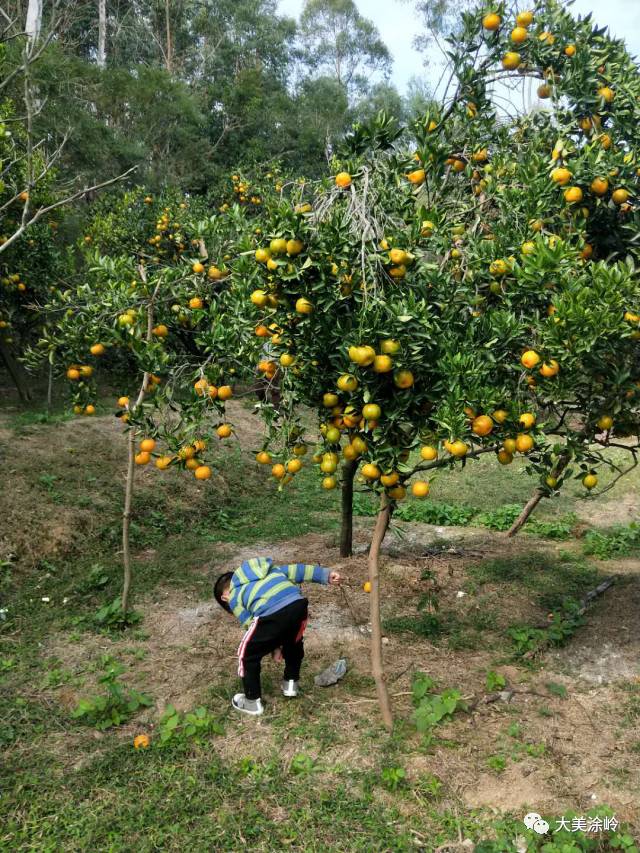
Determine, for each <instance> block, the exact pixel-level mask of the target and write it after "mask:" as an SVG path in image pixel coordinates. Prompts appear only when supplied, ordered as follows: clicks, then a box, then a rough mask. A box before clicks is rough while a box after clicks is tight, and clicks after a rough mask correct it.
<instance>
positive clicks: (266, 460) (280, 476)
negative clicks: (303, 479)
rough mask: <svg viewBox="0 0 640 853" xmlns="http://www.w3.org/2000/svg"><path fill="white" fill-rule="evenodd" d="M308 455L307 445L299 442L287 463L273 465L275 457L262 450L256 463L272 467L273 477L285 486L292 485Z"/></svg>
mask: <svg viewBox="0 0 640 853" xmlns="http://www.w3.org/2000/svg"><path fill="white" fill-rule="evenodd" d="M306 454H307V445H306V444H303V443H302V442H299V443H297V444H295V445H294V446H293V448H292V456H291V458H290V459H288V460H287V461H286V462H284V463H283V462H276V463H275V464H273V465H272V463H273V456H272V455H271V453H269V451H268V450H261V451H260V452H259V453H256V462H258V463H260V465H272V468H271V474H272V476H273V477H274V478H275V479H276V480H278V481H279V482H281V483H282V484H283V485H287V484H288V483H290V482H291V481H292V480H293V478H294V476H295V475H296V474H297V473H298V472H299V471H302V457H303V456H306Z"/></svg>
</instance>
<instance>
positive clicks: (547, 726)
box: [48, 525, 640, 821]
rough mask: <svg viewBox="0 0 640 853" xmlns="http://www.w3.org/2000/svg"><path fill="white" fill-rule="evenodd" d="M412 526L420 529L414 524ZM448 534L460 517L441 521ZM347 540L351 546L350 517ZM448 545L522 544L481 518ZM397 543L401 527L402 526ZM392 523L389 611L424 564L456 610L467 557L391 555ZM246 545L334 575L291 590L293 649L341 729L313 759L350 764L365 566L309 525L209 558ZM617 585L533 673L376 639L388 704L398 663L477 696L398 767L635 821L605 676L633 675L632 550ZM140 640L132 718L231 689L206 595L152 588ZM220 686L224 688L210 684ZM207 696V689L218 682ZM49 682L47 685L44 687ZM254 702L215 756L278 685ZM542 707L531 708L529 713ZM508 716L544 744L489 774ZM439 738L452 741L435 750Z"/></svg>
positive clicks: (258, 735) (480, 801)
mask: <svg viewBox="0 0 640 853" xmlns="http://www.w3.org/2000/svg"><path fill="white" fill-rule="evenodd" d="M411 527H412V528H414V529H412V530H411V531H410V535H411V537H412V538H413V540H414V545H415V548H414V550H416V548H417V543H418V542H421V543H422V548H423V550H424V549H425V546H426V547H429V544H430V543H432V542H434V541H436V540H440V539H441V537H442V529H441V528H440V529H436V528H429V527H428V526H427V525H411ZM416 528H420V529H416ZM456 532H458V533H460V531H456ZM356 539H357V542H358V543H359V544H361V545H362V544H364V542H365V541H366V530H365V526H364V525H363V526H362V527H360V529H359V531H358V534H357V537H356ZM460 540H464V547H466V548H467V549H469V550H472V552H473V554H474V555H475V554H481V555H482V557H487V556H491V555H497V554H500V555H501V556H505V554H508V552H509V549H513V550H514V552H515V551H517V550H518V549H521V548H522V547H523V546H522V544H521V543H519V542H518V541H516V542H511V541H509V540H506V539H504V538H503V537H502V536H498V535H496V534H491V535H490V536H488V535H487V531H475V532H474V531H471V530H469V529H467V530H465V531H464V536H463V537H459V538H458V542H456V540H455V539H452V540H451V542H452V545H451V547H454V548H455V547H463V545H462V542H460ZM405 542H406V540H405ZM396 549H397V545H396V544H394V540H393V537H391V541H390V542H389V543H388V545H387V549H386V550H387V552H389V551H391V552H392V553H393V554H394V556H391V555H390V554H389V553H387V554H386V555H385V557H384V558H383V562H382V582H383V584H384V589H385V596H386V603H385V607H386V609H387V611H396V610H397V611H402V605H403V602H404V600H405V596H406V594H407V590H411V591H412V592H414V591H419V590H420V588H421V581H420V575H421V573H422V571H423V569H424V568H425V567H426V566H429V568H431V570H432V571H433V572H434V575H435V577H436V579H437V584H438V587H439V590H440V591H439V595H440V598H441V606H443V607H444V606H445V605H447V606H449V607H453V608H455V607H458V608H459V609H461V608H466V607H469V606H471V605H470V602H469V596H465V597H463V598H461V597H459V595H458V593H459V591H460V588H461V586H462V585H463V584H464V580H465V568H466V567H467V566H468V564H469V560H470V559H479V558H477V557H473V558H470V557H468V556H464V555H463V556H454V557H451V558H447V557H446V556H438V557H436V558H434V557H426V558H425V557H418V556H415V554H411V552H410V549H409V553H408V554H406V555H405V556H404V557H403V558H402V559H401V558H400V557H398V556H397V555H395V552H396ZM256 553H260V554H269V555H271V556H272V557H273V558H274V559H275V560H276V561H281V562H290V561H295V560H297V559H298V558H299V557H300V555H304V559H305V560H308V561H311V562H313V561H316V560H317V561H319V562H323V563H327V564H328V565H330V566H332V567H335V568H339V569H340V570H341V571H342V572H343V573H344V575H345V576H346V577H347V578H348V583H347V585H345V587H344V588H342V589H336V588H329V589H327V588H322V587H318V586H316V585H308V587H306V588H305V594H306V595H307V596H308V598H309V601H310V621H309V627H308V630H307V634H306V662H305V670H306V672H305V674H304V678H303V686H304V688H305V694H304V696H303V697H302V698H301V700H300V701H301V702H302V703H305V704H307V705H308V706H309V707H311V706H313V707H314V708H315V709H317V713H318V715H322V716H323V717H324V718H325V719H327V720H328V722H329V725H331V726H335V728H336V731H341V732H342V733H343V735H344V738H341V742H340V743H339V745H337V746H336V747H335V755H333V756H332V755H331V750H329V752H328V753H327V752H325V753H324V758H325V759H326V760H331V759H332V758H333V759H335V760H336V761H341V762H344V761H345V760H353V761H357V762H358V764H359V765H360V766H361V765H362V764H363V763H364V765H365V766H366V762H367V757H366V755H363V754H362V753H361V751H360V749H359V746H358V732H359V731H360V730H361V729H363V728H366V727H367V726H368V725H369V723H370V718H371V715H372V714H376V699H375V691H374V690H373V689H372V686H371V685H370V684H369V683H368V682H367V681H365V683H364V686H362V687H361V688H357V689H354V688H348V686H347V685H348V680H349V679H353V678H354V677H356V678H358V679H360V678H363V679H366V677H367V676H368V674H369V665H368V656H369V645H368V635H369V630H368V614H367V608H368V596H367V595H366V593H364V592H363V591H362V589H361V584H362V582H363V581H364V580H365V578H366V557H365V556H363V555H360V556H356V557H354V558H352V559H348V560H343V559H340V558H339V556H338V554H337V552H336V550H335V548H334V547H333V546H332V545H331V539H330V537H327V536H321V535H317V534H313V535H309V536H306V537H303V538H297V539H295V540H290V541H284V542H279V543H276V544H271V545H269V544H268V543H258V544H256V545H253V546H251V547H250V548H241V549H236V550H234V549H233V548H230V547H227V548H221V550H220V553H219V558H220V561H221V562H224V563H226V564H227V565H229V566H234V565H237V564H239V563H240V562H241V561H242V560H243V559H245V558H247V557H249V556H252V555H254V554H256ZM616 568H617V569H620V568H625V569H626V573H627V575H628V577H629V579H630V583H628V584H626V585H625V586H624V587H619V588H618V587H614V588H613V589H612V590H610V591H608V592H607V593H605V596H604V597H603V599H602V600H601V601H599V602H597V603H596V604H595V605H594V607H593V609H592V611H591V612H590V614H589V621H588V625H587V626H586V627H585V628H583V629H582V630H580V631H579V632H578V633H577V635H576V637H575V638H574V639H573V640H572V642H571V643H570V644H569V645H568V646H567V647H565V648H563V649H561V650H559V651H555V652H550V653H548V654H547V655H546V656H545V660H544V663H543V665H542V666H541V667H540V668H539V669H536V670H534V671H530V670H527V669H525V668H521V667H517V666H514V665H512V664H509V665H507V664H503V665H498V666H496V665H495V660H494V653H493V652H491V651H490V650H483V649H477V650H476V649H474V650H455V651H451V650H450V649H448V648H446V647H445V646H444V645H435V644H433V643H430V642H428V641H426V640H422V639H417V638H415V639H411V638H409V637H408V636H407V635H390V636H388V637H387V638H385V651H386V669H387V674H388V681H389V687H390V692H391V695H392V698H393V702H394V706H395V709H396V712H397V713H398V714H399V715H400V716H406V715H407V714H408V713H409V710H410V695H409V694H410V689H411V676H412V673H413V672H414V671H415V670H416V669H418V670H422V671H424V672H426V673H428V674H429V675H430V676H431V677H432V678H434V679H435V680H436V681H437V683H438V684H440V685H443V686H459V687H461V688H462V689H463V690H464V693H465V698H466V699H467V700H468V701H469V703H470V704H473V703H475V702H476V701H479V704H478V705H477V707H476V708H475V709H474V710H473V711H472V712H471V713H468V714H460V715H457V716H456V717H455V718H454V720H453V721H452V722H451V723H449V724H447V725H446V726H442V727H440V729H439V737H440V738H441V739H442V740H444V741H445V742H446V743H447V744H448V745H446V746H436V748H435V750H434V752H433V754H426V755H423V754H420V753H419V752H418V751H415V752H412V753H411V755H410V756H409V759H408V762H407V771H408V773H409V774H410V775H411V776H415V777H417V776H419V775H420V774H421V773H424V772H427V771H428V772H431V773H434V774H436V775H437V776H438V777H439V778H441V779H443V780H446V783H447V786H448V787H449V789H450V790H451V791H452V792H453V793H455V794H456V795H457V796H459V797H461V798H462V799H463V800H464V801H465V802H466V803H467V804H468V806H470V807H486V808H489V809H493V810H495V811H496V812H498V811H518V809H521V808H523V807H524V806H534V805H535V807H536V808H537V809H538V810H544V811H545V812H547V813H550V814H558V815H561V814H563V813H564V812H565V811H567V810H568V809H571V808H573V809H578V810H580V809H582V810H586V809H587V808H590V807H592V806H594V805H597V804H599V803H607V804H608V805H610V806H611V807H612V808H614V810H615V811H616V814H617V815H618V817H623V818H624V819H626V820H630V821H634V820H636V819H637V817H638V815H637V803H638V792H639V791H640V767H639V766H638V764H639V763H638V762H637V761H634V760H633V759H632V758H631V759H630V756H629V746H630V744H631V743H632V742H633V740H634V739H637V737H638V732H637V730H636V731H634V730H633V728H624V727H622V726H621V716H622V713H621V709H620V692H619V690H618V688H617V682H618V681H619V680H620V679H635V680H636V681H638V682H640V630H639V629H640V608H638V603H639V602H640V562H639V561H631V560H628V561H625V562H624V564H622V563H621V564H618V566H617V567H616ZM141 610H142V612H143V613H144V626H145V630H146V632H147V633H148V635H149V636H148V640H147V641H146V642H144V643H143V646H144V648H145V650H146V652H147V654H146V657H145V659H144V660H143V661H140V662H136V663H135V664H133V666H134V671H135V681H136V683H137V684H138V685H139V686H141V687H143V688H144V689H145V690H148V691H149V692H150V693H152V694H153V695H154V696H156V697H157V700H158V702H157V708H155V709H150V711H149V712H148V713H147V722H148V724H149V725H152V721H153V720H154V719H155V718H156V717H157V712H158V711H159V710H162V708H163V707H164V706H165V705H166V704H169V703H171V704H173V705H174V706H176V707H177V708H179V709H182V710H186V709H189V708H193V707H194V706H196V705H197V704H198V703H200V702H202V701H203V700H204V696H205V694H206V692H207V689H208V688H209V687H210V686H211V685H212V684H215V685H220V684H222V685H225V688H224V690H226V694H228V695H230V694H231V692H232V691H233V689H234V688H235V685H236V681H235V669H236V647H237V645H238V644H239V642H240V639H241V636H242V631H241V629H240V628H239V627H238V626H237V624H236V623H235V622H233V621H232V620H231V619H230V618H229V617H228V616H227V615H226V614H225V613H224V612H223V611H222V610H220V609H219V608H217V607H216V606H214V604H212V602H211V600H210V599H206V600H202V601H198V600H194V599H193V598H190V597H189V596H184V595H181V594H179V593H178V592H176V591H174V590H172V591H169V590H162V589H160V590H157V591H156V592H155V593H154V595H153V596H150V597H148V598H147V600H146V601H145V602H144V604H143V605H142V607H141ZM125 645H126V643H125V642H124V641H122V642H120V643H117V642H113V641H112V640H110V639H107V638H103V637H95V636H93V637H91V638H89V637H87V640H86V642H83V643H82V644H78V643H69V642H68V641H67V640H65V637H64V636H58V637H57V638H55V639H54V640H53V642H52V643H51V646H50V647H49V649H48V653H49V654H50V655H52V656H55V657H57V658H59V659H60V660H62V661H63V662H64V664H65V666H71V667H74V666H77V667H80V668H81V667H82V665H83V661H85V660H86V657H87V655H90V656H92V655H96V654H99V653H103V654H104V653H110V654H113V655H117V654H118V652H121V651H122V648H123V647H124V646H125ZM343 656H344V657H346V658H347V660H348V664H349V670H350V671H349V674H348V676H347V679H346V680H345V685H338V686H336V687H333V688H328V689H324V690H323V689H322V688H315V687H314V686H313V684H312V676H313V675H315V674H317V673H319V672H320V671H321V670H322V669H324V667H325V666H327V665H328V664H330V663H331V662H333V661H334V660H336V659H337V658H339V657H343ZM492 668H493V669H495V670H496V671H497V672H499V673H501V674H502V675H504V676H505V678H506V680H507V687H508V688H509V691H513V693H512V695H511V696H509V699H508V701H503V700H498V701H495V702H491V703H488V704H484V703H483V701H482V700H483V697H485V696H486V693H487V691H486V688H485V685H484V673H485V672H486V670H487V669H492ZM265 672H266V675H267V678H269V676H270V677H271V683H272V684H273V685H276V684H277V679H278V678H279V674H278V668H277V666H276V665H275V664H273V663H272V662H268V663H266V665H265ZM549 682H554V683H555V684H559V685H563V686H564V687H565V688H566V690H567V695H566V698H562V697H559V696H556V695H553V694H550V693H549V691H548V690H547V689H546V686H545V685H546V684H547V683H549ZM223 692H224V691H223ZM226 694H225V695H220V703H223V702H226V701H228V695H226ZM59 695H60V694H59V693H58V696H59ZM65 698H66V701H68V702H69V704H70V705H72V704H74V702H75V701H77V698H78V697H77V696H75V695H74V694H73V693H72V692H71V691H70V692H69V693H68V695H67V696H66V697H65ZM266 701H267V705H268V713H267V715H266V717H265V719H264V720H260V721H258V722H256V721H253V720H252V721H250V723H247V722H246V721H245V720H234V721H232V724H231V726H230V729H229V732H228V734H227V736H226V737H225V739H224V743H223V745H222V747H221V748H222V749H223V751H224V752H225V753H228V754H229V755H230V756H232V755H237V752H238V750H242V749H244V748H246V734H247V730H246V729H247V725H251V727H252V752H253V753H254V754H255V755H256V756H259V755H260V754H261V753H262V752H264V753H265V754H266V753H267V752H268V750H269V748H270V747H271V745H272V738H273V732H272V730H271V727H270V725H269V722H270V718H271V717H272V715H277V714H278V713H279V711H280V710H281V703H282V702H283V701H286V700H283V699H282V697H279V696H278V695H277V691H275V690H274V689H273V688H272V689H271V690H270V691H268V692H267V695H266ZM541 709H544V713H545V716H542V715H541V713H540V711H541ZM514 721H517V723H518V725H519V726H520V728H521V729H522V731H523V732H524V733H526V742H527V743H530V744H538V745H544V754H543V755H542V756H538V755H536V756H535V757H529V756H524V757H523V758H522V757H520V758H519V760H517V761H513V762H508V763H507V766H506V769H505V770H504V772H502V773H499V774H496V773H494V772H492V771H490V770H488V769H487V764H486V759H487V756H490V755H492V754H493V753H495V752H496V751H497V747H498V746H504V748H505V749H507V750H508V749H509V748H510V746H514V747H515V742H511V743H510V738H509V736H508V735H506V734H505V732H506V730H507V729H508V727H509V725H511V724H512V723H513V722H514ZM142 724H144V720H143V721H142V722H141V721H140V720H138V721H137V722H136V724H135V726H133V725H131V726H124V727H123V728H122V736H123V737H130V736H131V734H132V733H133V732H134V730H136V729H139V728H140V726H141V725H142ZM451 742H453V743H454V744H455V747H456V748H451ZM284 748H285V750H287V751H289V752H290V753H291V755H293V754H294V753H295V752H296V751H297V750H298V748H299V744H298V743H297V739H296V737H290V738H287V740H286V742H285V744H284Z"/></svg>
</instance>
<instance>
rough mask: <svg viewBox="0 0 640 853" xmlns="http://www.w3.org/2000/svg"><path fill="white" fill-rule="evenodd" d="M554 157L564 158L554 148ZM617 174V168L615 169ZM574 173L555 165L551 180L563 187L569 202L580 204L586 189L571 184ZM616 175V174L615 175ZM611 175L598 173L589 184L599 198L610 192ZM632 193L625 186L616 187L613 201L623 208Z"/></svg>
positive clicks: (556, 158)
mask: <svg viewBox="0 0 640 853" xmlns="http://www.w3.org/2000/svg"><path fill="white" fill-rule="evenodd" d="M552 158H553V159H554V160H555V161H556V162H557V161H560V160H561V159H562V155H561V153H560V152H558V151H556V150H554V151H553V153H552ZM613 171H614V172H615V173H616V174H617V170H613ZM572 177H573V173H572V172H571V170H570V169H568V168H567V167H566V166H563V165H559V166H555V167H554V168H553V169H552V171H551V180H552V181H553V182H554V183H555V184H557V185H558V186H560V187H563V188H564V189H563V192H564V200H565V201H566V202H567V204H580V203H581V202H582V201H583V200H584V190H583V189H582V187H580V186H577V185H571V186H569V184H570V183H571V179H572ZM613 177H615V175H613ZM610 189H611V188H610V185H609V177H608V176H606V175H598V176H596V177H594V178H593V180H592V181H591V183H590V185H589V190H590V191H591V193H593V195H595V196H596V197H597V198H600V199H604V198H605V197H606V196H607V195H608V194H609V192H610ZM630 197H631V193H630V192H629V191H628V190H626V189H625V188H624V187H616V188H614V189H612V190H611V201H612V202H613V204H615V205H617V206H618V207H620V208H622V206H623V205H627V203H628V201H629V198H630Z"/></svg>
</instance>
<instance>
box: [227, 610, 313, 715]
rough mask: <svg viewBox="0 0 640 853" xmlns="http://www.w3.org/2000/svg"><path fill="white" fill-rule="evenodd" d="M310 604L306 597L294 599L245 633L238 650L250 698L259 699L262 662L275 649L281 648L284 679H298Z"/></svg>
mask: <svg viewBox="0 0 640 853" xmlns="http://www.w3.org/2000/svg"><path fill="white" fill-rule="evenodd" d="M308 605H309V602H308V601H307V599H306V598H300V599H298V600H297V601H293V602H291V604H287V606H286V607H283V608H282V610H277V611H276V612H275V613H272V614H271V615H270V616H263V617H261V618H259V619H258V620H257V621H256V622H254V623H253V625H252V626H251V627H250V628H249V630H248V631H247V633H246V634H245V637H244V639H243V641H242V642H241V643H240V648H239V649H238V658H239V665H238V675H240V676H241V678H242V684H243V687H244V695H245V696H246V697H247V699H259V698H260V695H261V691H260V663H261V661H262V658H263V657H264V656H265V655H268V654H270V653H271V652H273V651H274V650H275V649H279V648H282V656H283V657H284V664H285V666H284V678H285V681H288V680H289V679H293V680H294V681H297V680H298V679H299V677H300V666H301V664H302V659H303V658H304V643H303V640H302V636H303V634H304V629H305V627H306V624H307V609H308Z"/></svg>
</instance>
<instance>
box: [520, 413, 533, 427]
mask: <svg viewBox="0 0 640 853" xmlns="http://www.w3.org/2000/svg"><path fill="white" fill-rule="evenodd" d="M518 421H519V423H521V424H522V426H523V427H524V428H525V429H531V427H532V426H533V425H534V424H535V422H536V416H535V415H534V414H532V412H523V413H522V414H521V415H520V417H519V418H518Z"/></svg>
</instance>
